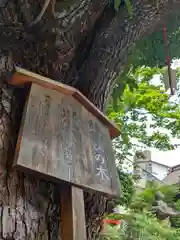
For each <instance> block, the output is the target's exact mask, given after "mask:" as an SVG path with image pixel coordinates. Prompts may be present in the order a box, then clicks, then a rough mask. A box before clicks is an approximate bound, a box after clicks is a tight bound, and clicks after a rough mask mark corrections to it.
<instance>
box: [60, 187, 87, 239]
mask: <svg viewBox="0 0 180 240" xmlns="http://www.w3.org/2000/svg"><path fill="white" fill-rule="evenodd" d="M61 221H62V222H61V239H62V240H86V239H87V237H86V222H85V208H84V196H83V190H82V189H80V188H77V187H74V186H72V187H71V186H69V187H67V186H66V187H63V188H61Z"/></svg>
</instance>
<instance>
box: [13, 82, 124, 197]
mask: <svg viewBox="0 0 180 240" xmlns="http://www.w3.org/2000/svg"><path fill="white" fill-rule="evenodd" d="M20 132H21V135H20V136H19V139H21V140H20V141H18V146H17V151H18V153H17V157H16V159H15V162H14V165H15V166H16V167H19V168H26V169H29V171H31V170H33V171H36V172H39V173H41V174H43V177H44V178H45V177H46V176H49V177H50V179H51V178H52V181H53V180H55V181H59V180H63V181H66V182H69V183H71V184H75V185H77V186H79V187H81V188H85V189H91V190H95V191H99V192H103V193H106V194H109V195H112V196H119V195H120V190H119V180H118V176H117V171H116V167H115V160H114V156H113V150H112V142H111V138H110V136H109V131H108V128H107V127H106V126H105V125H103V124H102V123H101V122H100V121H99V120H98V119H97V118H96V117H95V116H93V115H92V114H91V113H90V112H88V111H87V109H85V108H84V107H83V105H82V104H80V103H79V102H78V101H77V100H75V99H74V98H73V97H72V96H67V95H65V94H63V93H60V92H58V91H56V90H52V89H47V88H44V87H42V86H39V85H37V84H32V86H31V90H30V94H29V100H28V103H27V106H26V107H25V109H24V117H23V123H22V127H21V131H20ZM19 144H20V145H19Z"/></svg>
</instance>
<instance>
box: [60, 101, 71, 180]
mask: <svg viewBox="0 0 180 240" xmlns="http://www.w3.org/2000/svg"><path fill="white" fill-rule="evenodd" d="M62 103H63V102H62ZM71 116H72V109H71V107H70V106H69V107H67V106H66V105H62V131H63V137H64V140H63V142H62V144H63V149H64V164H65V166H66V167H67V168H68V181H71V175H72V126H71V125H72V119H71Z"/></svg>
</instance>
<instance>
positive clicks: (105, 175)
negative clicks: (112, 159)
mask: <svg viewBox="0 0 180 240" xmlns="http://www.w3.org/2000/svg"><path fill="white" fill-rule="evenodd" d="M89 132H90V135H91V141H92V147H93V152H94V159H95V174H96V176H97V177H99V178H100V180H101V181H105V180H106V181H107V180H108V181H109V180H110V176H109V171H108V169H107V166H106V163H107V159H106V156H105V152H104V149H103V146H102V138H103V136H102V134H101V132H100V129H99V127H98V125H97V123H95V122H93V121H92V120H90V121H89Z"/></svg>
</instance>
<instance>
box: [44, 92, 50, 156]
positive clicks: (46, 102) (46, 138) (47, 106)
mask: <svg viewBox="0 0 180 240" xmlns="http://www.w3.org/2000/svg"><path fill="white" fill-rule="evenodd" d="M44 97H45V100H44V108H45V109H44V121H43V129H42V130H43V133H44V134H43V135H44V138H43V145H42V155H43V156H44V157H45V155H46V153H47V151H48V150H49V149H48V142H49V141H50V139H49V136H48V134H47V132H48V123H49V110H50V104H51V98H50V96H49V95H45V96H44ZM45 129H47V130H45Z"/></svg>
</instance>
